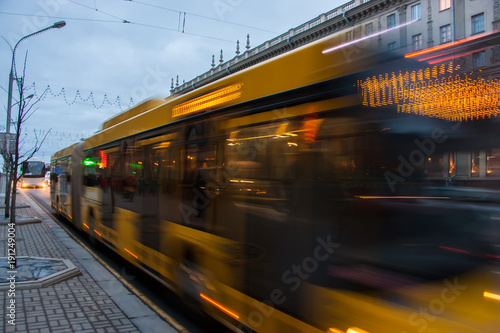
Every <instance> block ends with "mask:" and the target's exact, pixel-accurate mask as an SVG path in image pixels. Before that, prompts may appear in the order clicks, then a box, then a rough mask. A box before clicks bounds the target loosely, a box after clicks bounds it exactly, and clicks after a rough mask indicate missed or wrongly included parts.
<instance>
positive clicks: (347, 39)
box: [345, 31, 352, 42]
mask: <svg viewBox="0 0 500 333" xmlns="http://www.w3.org/2000/svg"><path fill="white" fill-rule="evenodd" d="M345 40H346V41H347V42H349V41H351V40H352V31H348V32H346V34H345Z"/></svg>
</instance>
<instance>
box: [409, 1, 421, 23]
mask: <svg viewBox="0 0 500 333" xmlns="http://www.w3.org/2000/svg"><path fill="white" fill-rule="evenodd" d="M421 18H422V15H421V12H420V4H418V5H413V6H411V20H412V21H415V20H420V19H421Z"/></svg>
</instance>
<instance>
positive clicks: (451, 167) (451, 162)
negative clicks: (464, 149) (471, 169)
mask: <svg viewBox="0 0 500 333" xmlns="http://www.w3.org/2000/svg"><path fill="white" fill-rule="evenodd" d="M448 176H450V177H453V176H455V153H450V159H449V163H448Z"/></svg>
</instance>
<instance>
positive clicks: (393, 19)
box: [387, 14, 396, 29]
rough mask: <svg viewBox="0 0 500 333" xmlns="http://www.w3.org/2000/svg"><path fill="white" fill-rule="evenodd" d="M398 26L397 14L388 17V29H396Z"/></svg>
mask: <svg viewBox="0 0 500 333" xmlns="http://www.w3.org/2000/svg"><path fill="white" fill-rule="evenodd" d="M395 26H396V14H391V15H389V16H387V29H390V28H394V27H395Z"/></svg>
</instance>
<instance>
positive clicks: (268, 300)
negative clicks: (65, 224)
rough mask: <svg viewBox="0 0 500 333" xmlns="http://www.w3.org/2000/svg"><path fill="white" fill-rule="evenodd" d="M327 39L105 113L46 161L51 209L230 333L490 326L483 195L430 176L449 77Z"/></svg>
mask: <svg viewBox="0 0 500 333" xmlns="http://www.w3.org/2000/svg"><path fill="white" fill-rule="evenodd" d="M339 44H340V37H339V36H331V37H326V38H324V39H321V40H318V41H316V42H313V43H310V44H308V45H305V46H303V47H300V48H298V49H296V50H293V51H289V52H287V53H285V54H282V55H280V56H277V57H274V58H272V59H269V60H267V61H264V62H262V63H259V64H257V65H254V66H252V67H250V68H247V69H244V70H242V71H239V72H236V73H234V74H231V75H228V76H226V77H225V78H222V79H220V80H217V81H215V82H212V83H210V84H207V85H205V86H202V87H199V88H197V89H195V90H193V91H191V92H188V93H185V94H182V95H173V96H171V97H169V98H166V99H165V100H148V101H145V102H143V103H141V104H139V105H137V106H135V107H133V108H131V109H130V110H127V111H125V112H124V113H122V114H120V115H118V116H116V117H114V118H112V119H110V120H108V121H106V122H105V123H104V124H103V127H102V129H101V130H100V131H99V132H97V133H96V134H95V135H93V136H91V137H89V138H87V139H86V140H84V141H82V142H80V143H78V144H75V145H73V146H71V147H68V148H66V149H63V150H61V151H59V152H57V153H56V154H54V156H53V157H52V161H51V175H52V176H51V205H52V207H53V208H54V209H55V210H56V211H57V212H58V213H59V214H61V215H62V216H64V217H66V218H68V219H69V220H70V221H71V222H72V223H73V224H74V225H75V226H76V227H77V228H80V229H82V230H83V231H84V232H86V233H88V235H89V238H90V239H91V241H93V242H94V241H98V242H101V243H103V244H105V245H106V246H108V247H109V248H111V249H113V250H114V251H116V252H117V253H119V254H120V255H121V256H123V257H124V258H125V259H127V260H128V261H130V262H131V263H133V264H134V265H136V266H137V267H140V268H141V269H142V270H144V271H145V272H147V273H148V274H149V275H151V276H153V277H155V278H156V279H157V280H159V281H161V282H162V283H163V284H165V285H166V286H167V287H168V288H170V289H172V290H173V291H175V292H176V293H177V294H178V295H179V296H180V297H181V298H182V300H184V301H185V302H186V303H187V304H189V305H191V306H193V307H195V308H198V309H202V310H203V311H205V312H206V313H208V314H209V315H210V316H213V317H214V318H216V319H217V320H219V321H220V322H222V323H224V324H225V325H226V326H227V327H228V328H230V329H231V330H233V331H235V332H251V331H256V332H330V333H333V332H351V333H354V332H371V333H373V332H420V333H422V332H494V331H495V330H496V329H497V328H498V327H500V321H499V320H500V318H499V315H498V314H499V312H498V311H499V309H500V308H499V303H498V300H499V299H500V296H499V295H500V285H499V284H498V272H497V273H495V272H494V271H495V269H494V268H492V265H495V263H496V262H497V261H498V259H499V258H500V257H499V256H498V253H495V250H494V249H495V247H494V246H493V245H495V244H498V238H497V237H496V236H495V235H496V233H495V232H497V230H498V222H497V221H498V220H497V219H495V217H496V216H497V215H495V214H496V213H495V209H496V205H495V204H494V202H495V200H494V199H491V200H490V201H489V202H486V203H485V202H484V200H483V201H481V200H478V197H479V194H481V195H482V194H484V193H485V192H483V191H479V190H476V191H472V190H469V189H467V188H465V189H461V190H460V191H455V192H454V191H452V189H451V188H450V187H446V186H444V185H449V184H448V183H446V177H444V176H443V177H441V178H440V179H439V181H437V180H436V178H435V177H434V178H432V177H431V178H429V177H427V173H428V172H430V170H431V169H432V168H434V167H435V164H434V163H431V162H432V158H434V156H436V154H442V155H444V154H446V152H447V149H448V148H449V147H450V142H453V143H455V142H457V141H456V140H455V139H454V138H456V137H457V136H458V137H460V133H461V130H462V129H461V128H460V127H459V126H458V125H457V124H461V123H462V122H464V121H463V119H461V118H460V117H459V116H457V115H455V114H453V113H452V115H451V116H449V114H448V113H447V114H445V113H444V111H443V112H440V111H439V109H442V107H438V108H437V109H436V107H435V106H434V105H433V104H432V101H435V100H437V99H438V96H439V91H438V90H437V89H438V88H439V87H440V88H439V89H444V88H443V86H446V84H445V83H446V82H449V78H450V77H451V78H454V77H455V78H456V77H459V76H460V75H462V74H460V75H459V74H457V73H458V72H457V71H459V69H458V68H457V67H456V66H455V65H453V64H451V65H449V64H448V62H443V63H438V64H436V65H430V64H429V63H427V62H424V63H421V62H418V61H416V62H415V61H412V60H411V59H410V60H408V59H404V58H403V59H402V58H401V57H399V56H395V55H387V54H377V53H374V52H372V51H371V50H369V49H365V50H362V52H355V53H353V52H345V50H344V49H342V48H338V49H336V48H335V47H336V45H339ZM441 65H443V66H444V67H442V66H441ZM434 67H435V68H434ZM427 70H428V72H427ZM454 71H455V72H454ZM427 73H429V74H428V75H427ZM457 75H458V76H457ZM446 80H448V81H446ZM457 80H458V79H457ZM454 83H456V82H451V83H450V84H451V87H452V88H451V89H453V87H454V86H453V84H454ZM492 84H493V83H492ZM422 87H425V88H426V89H428V90H426V91H425V92H423V91H421V90H418V89H422ZM432 87H434V88H432ZM433 89H434V90H433ZM440 92H441V93H443V92H444V93H446V92H445V91H444V90H441V91H440ZM466 97H467V98H469V97H471V96H466ZM424 98H426V99H427V100H423V99H424ZM460 112H461V113H462V114H463V112H462V111H460ZM484 112H486V111H484ZM494 116H495V115H492V114H490V115H487V117H486V119H483V121H488V119H490V118H491V119H493V118H494ZM488 117H490V118H488ZM452 146H453V145H452ZM439 182H440V183H439ZM455 190H456V189H455ZM478 193H479V194H478ZM490 194H491V193H490ZM483 197H484V195H483V196H482V197H481V198H483ZM490 198H495V196H494V194H491V195H490Z"/></svg>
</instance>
